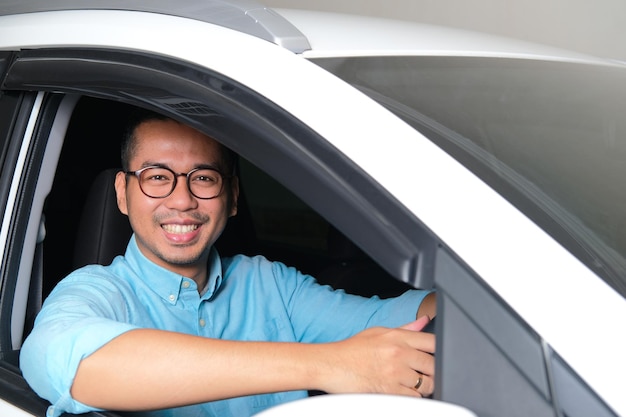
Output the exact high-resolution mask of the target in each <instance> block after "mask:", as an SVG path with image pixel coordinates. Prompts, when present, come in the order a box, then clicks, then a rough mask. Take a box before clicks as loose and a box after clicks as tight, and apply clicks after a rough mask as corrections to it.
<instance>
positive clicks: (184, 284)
mask: <svg viewBox="0 0 626 417" xmlns="http://www.w3.org/2000/svg"><path fill="white" fill-rule="evenodd" d="M190 285H191V284H190V283H189V281H183V288H189V286H190Z"/></svg>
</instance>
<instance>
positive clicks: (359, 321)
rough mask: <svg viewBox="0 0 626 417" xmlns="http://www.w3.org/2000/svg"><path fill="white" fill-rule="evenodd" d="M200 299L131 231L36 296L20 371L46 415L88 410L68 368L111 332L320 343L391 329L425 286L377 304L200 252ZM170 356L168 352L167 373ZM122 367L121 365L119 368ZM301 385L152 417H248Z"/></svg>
mask: <svg viewBox="0 0 626 417" xmlns="http://www.w3.org/2000/svg"><path fill="white" fill-rule="evenodd" d="M209 266H210V268H209V271H210V272H209V277H208V283H207V287H206V288H205V292H204V293H203V294H202V295H200V293H199V292H198V288H197V286H196V283H195V281H193V280H191V279H189V278H186V277H183V276H180V275H177V274H175V273H173V272H171V271H169V270H167V269H164V268H162V267H160V266H158V265H156V264H154V263H152V262H150V261H148V260H147V259H146V258H145V257H144V256H143V255H142V253H141V252H140V251H139V249H138V247H137V244H136V242H135V239H134V237H133V238H132V239H131V241H130V243H129V245H128V248H127V250H126V254H125V255H124V256H118V257H117V258H115V259H114V261H113V262H112V263H111V265H109V266H100V265H90V266H87V267H84V268H81V269H79V270H77V271H74V272H73V273H71V274H70V275H68V276H67V277H66V278H65V279H63V280H62V281H61V282H60V283H59V284H58V285H57V286H56V287H55V289H54V290H53V291H52V293H51V294H50V295H49V297H48V298H47V299H46V301H45V303H44V305H43V308H42V310H41V312H40V314H39V315H38V316H37V320H36V322H35V327H34V329H33V331H32V333H31V334H30V335H29V336H28V338H27V340H26V341H25V342H24V345H23V347H22V350H21V357H20V363H21V365H20V366H21V368H22V372H23V374H24V377H25V378H26V380H27V381H28V383H29V384H30V385H31V386H32V388H33V389H34V390H35V391H36V392H37V393H38V394H39V395H40V396H41V397H43V398H46V399H48V400H49V401H50V402H51V403H52V406H51V407H50V408H49V409H48V416H51V417H57V416H59V415H60V414H62V413H63V412H70V413H84V412H87V411H93V410H95V409H94V408H92V407H89V406H87V405H84V404H81V403H79V402H78V401H75V400H74V399H73V398H72V397H71V395H70V388H71V386H72V381H73V379H74V375H75V374H76V370H77V368H78V364H79V363H80V361H81V359H83V358H85V357H87V356H89V355H90V354H91V353H93V352H94V351H96V350H97V349H99V348H100V347H101V346H103V345H104V344H106V343H107V342H109V341H110V340H112V339H113V338H115V337H117V336H119V335H120V334H122V333H124V332H127V331H129V330H132V329H136V328H154V329H163V330H171V331H177V332H181V333H188V334H193V335H199V336H205V337H210V338H219V339H230V340H254V341H276V342H278V341H280V342H305V343H322V342H330V341H337V340H342V339H345V338H348V337H350V336H352V335H354V334H356V333H358V332H360V331H362V330H364V329H366V328H368V327H371V326H387V327H397V326H401V325H403V324H406V323H408V322H410V321H412V320H414V319H415V313H416V311H417V308H418V306H419V304H420V303H421V302H422V300H423V298H424V296H425V295H426V294H427V293H428V292H426V291H410V292H408V293H405V294H403V295H402V296H400V297H397V298H394V299H388V300H381V299H379V298H377V297H374V298H370V299H368V298H362V297H358V296H353V295H349V294H346V293H345V292H343V291H333V290H332V289H331V288H330V287H328V286H321V285H319V284H317V282H316V281H315V280H314V279H313V278H312V277H310V276H308V275H304V274H302V273H300V272H298V271H297V270H295V269H293V268H290V267H287V266H285V265H284V264H282V263H279V262H270V261H268V260H267V259H265V258H263V257H261V256H257V257H253V258H250V257H246V256H235V257H233V258H223V259H221V258H220V257H219V256H218V254H217V252H216V251H215V249H212V250H211V253H210V257H209ZM175 368H176V358H172V369H173V370H174V371H173V372H175ZM120 372H123V370H120ZM306 395H307V393H306V392H304V391H293V392H284V393H276V394H264V395H254V396H248V397H239V398H233V399H229V400H223V401H213V402H209V403H205V404H200V405H194V406H188V407H182V408H176V409H170V410H163V411H159V412H157V413H153V414H151V415H159V416H184V417H190V416H204V417H207V416H219V417H227V416H235V417H243V416H250V415H252V414H255V413H257V412H260V411H262V410H263V409H266V408H268V407H270V406H273V405H276V404H280V403H284V402H287V401H291V400H295V399H299V398H303V397H306Z"/></svg>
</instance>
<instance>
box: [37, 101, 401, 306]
mask: <svg viewBox="0 0 626 417" xmlns="http://www.w3.org/2000/svg"><path fill="white" fill-rule="evenodd" d="M129 111H130V108H129V106H128V105H123V104H120V103H117V102H113V101H108V100H101V99H94V98H88V97H84V98H82V99H81V100H80V101H79V102H78V104H77V106H76V109H75V111H74V114H73V116H72V119H71V121H70V125H69V128H68V132H67V135H66V138H65V143H64V145H63V149H62V152H61V157H60V160H59V167H58V169H57V172H56V175H55V179H54V183H53V187H52V191H51V193H50V195H49V197H48V199H47V200H46V205H45V208H44V213H45V218H46V229H47V237H46V241H45V245H44V270H45V271H46V272H45V277H46V279H45V283H44V294H47V293H48V292H49V291H50V290H51V289H52V286H54V284H56V282H57V281H58V280H59V279H61V278H62V277H63V276H65V275H66V274H67V273H69V272H71V270H73V269H75V268H78V267H80V266H83V265H87V264H90V263H100V264H108V263H110V262H111V260H112V258H113V257H114V256H116V255H120V254H123V252H124V250H125V247H126V244H127V242H128V239H129V237H130V235H131V231H130V225H129V224H128V220H127V218H126V216H125V215H123V214H121V213H120V212H119V210H118V209H117V203H116V198H115V191H114V189H113V181H114V177H115V174H116V173H117V171H119V169H120V163H119V151H120V140H121V137H122V135H123V133H124V127H125V122H126V117H125V115H126V114H128V112H129ZM102 115H106V120H107V121H106V123H105V124H103V123H102V122H101V120H102ZM87 138H88V140H86V139H87ZM239 176H240V182H241V194H242V195H241V197H240V201H239V207H238V214H237V216H235V217H233V218H231V219H230V220H229V224H228V226H227V228H226V230H225V232H224V233H223V235H222V236H221V237H220V239H219V241H218V243H217V244H216V245H217V247H218V250H219V251H220V253H221V254H222V256H229V255H234V254H237V253H243V254H247V255H263V256H265V257H267V258H268V259H271V260H277V261H281V262H284V263H286V264H288V265H292V266H295V267H297V268H298V269H300V270H301V271H303V272H306V273H309V274H312V275H313V276H315V277H316V278H317V279H318V280H319V281H321V282H323V283H324V284H328V285H332V286H333V287H334V288H341V289H344V290H346V292H350V293H355V294H361V295H380V296H383V297H388V296H393V295H397V294H399V293H401V292H403V291H405V290H406V289H408V288H410V287H409V286H408V285H407V284H404V283H401V282H399V281H397V280H396V279H394V278H393V277H391V276H390V275H389V274H388V273H386V272H385V271H384V270H383V269H382V268H380V267H378V266H377V265H376V263H375V262H374V261H372V260H371V259H370V258H369V257H368V256H367V255H366V254H365V253H364V252H363V251H361V250H360V249H359V248H358V247H357V246H356V245H355V244H353V243H352V242H351V241H350V240H349V239H347V238H346V237H345V236H344V235H343V234H342V233H341V232H339V231H338V230H337V229H335V228H334V227H332V226H331V225H330V224H329V223H328V221H326V220H325V219H324V218H323V217H321V216H320V215H318V214H317V213H316V212H315V211H313V210H312V209H310V208H309V207H308V206H307V205H306V204H304V203H303V202H302V201H301V200H299V199H298V198H297V197H295V196H294V195H293V194H292V193H290V192H289V191H288V190H287V189H286V188H284V187H282V186H281V185H280V184H279V183H277V182H276V181H275V180H273V179H272V178H271V177H269V176H268V175H267V174H264V173H263V172H262V171H261V170H259V169H258V168H256V167H254V166H253V165H252V164H251V163H249V162H247V161H246V160H243V159H240V160H239ZM70 248H73V249H71V250H73V254H72V256H68V250H70ZM364 273H366V275H364ZM357 276H358V277H359V278H358V280H357Z"/></svg>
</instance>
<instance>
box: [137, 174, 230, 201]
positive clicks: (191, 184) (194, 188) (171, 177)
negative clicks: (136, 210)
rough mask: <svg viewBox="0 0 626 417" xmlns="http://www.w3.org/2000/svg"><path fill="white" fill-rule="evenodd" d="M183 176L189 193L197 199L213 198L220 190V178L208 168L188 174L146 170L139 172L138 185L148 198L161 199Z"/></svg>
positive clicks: (171, 190)
mask: <svg viewBox="0 0 626 417" xmlns="http://www.w3.org/2000/svg"><path fill="white" fill-rule="evenodd" d="M185 175H186V177H187V186H188V188H189V191H191V194H193V195H194V196H196V197H198V198H203V199H209V198H214V197H217V196H218V195H219V194H220V192H221V190H222V182H223V181H222V176H221V175H220V173H219V172H217V171H215V170H213V169H208V168H201V169H195V170H193V171H190V172H189V173H188V174H175V173H174V172H173V171H171V170H170V169H168V168H162V167H151V168H146V169H144V170H143V171H141V174H140V176H139V185H140V186H141V190H142V191H143V192H144V194H146V195H147V196H148V197H153V198H163V197H167V196H168V195H170V194H171V193H172V192H173V191H174V188H175V187H176V182H177V178H178V177H179V176H185Z"/></svg>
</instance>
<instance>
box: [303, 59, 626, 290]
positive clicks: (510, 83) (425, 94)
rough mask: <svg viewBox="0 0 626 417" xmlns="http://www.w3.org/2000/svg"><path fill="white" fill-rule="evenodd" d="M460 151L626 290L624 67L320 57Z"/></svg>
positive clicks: (550, 230) (458, 155)
mask: <svg viewBox="0 0 626 417" xmlns="http://www.w3.org/2000/svg"><path fill="white" fill-rule="evenodd" d="M314 62H316V63H317V64H319V65H321V66H323V67H324V68H326V69H328V70H329V71H331V72H333V73H335V74H336V75H338V76H340V77H341V78H343V79H344V80H346V81H347V82H349V83H351V84H353V85H354V86H356V87H357V88H359V89H361V90H362V91H364V92H365V93H366V94H369V95H370V96H371V97H372V98H374V99H376V100H378V101H379V102H381V103H382V104H383V105H385V106H387V107H388V108H389V109H390V110H391V111H393V112H395V113H396V114H398V115H399V116H400V117H402V118H403V119H405V120H406V121H407V122H408V123H410V124H411V125H413V126H414V127H415V128H416V129H418V130H419V131H421V132H422V133H424V134H425V135H426V136H428V137H429V138H430V139H431V140H433V141H434V142H436V143H437V144H439V145H440V146H441V147H442V148H443V149H444V150H446V151H447V152H449V153H450V154H452V155H453V156H454V157H456V158H457V159H458V160H459V161H461V162H462V163H463V164H464V165H466V166H467V167H468V168H469V169H471V170H472V171H473V172H474V173H476V174H477V175H479V176H480V177H481V178H482V179H483V180H484V181H486V182H487V183H488V184H489V185H491V186H492V187H494V188H495V189H496V190H497V191H499V192H500V193H501V194H502V195H503V196H505V197H506V198H507V199H509V201H511V202H512V203H513V204H514V205H516V206H517V207H518V208H519V209H521V210H522V211H524V213H525V214H526V215H527V216H529V217H530V218H531V219H533V220H534V221H536V222H537V223H538V224H539V225H540V226H541V227H542V228H543V229H544V230H546V231H547V232H548V233H550V234H551V235H552V236H553V237H555V238H556V239H557V240H558V241H560V242H561V244H563V245H564V246H565V247H566V248H568V249H569V250H570V251H571V252H572V253H574V254H575V255H576V256H577V257H578V258H579V259H580V260H581V261H583V262H584V263H585V264H586V265H587V266H588V267H589V268H591V269H592V270H594V271H595V272H596V273H597V274H598V275H600V276H601V277H603V278H604V279H605V281H606V282H607V283H609V284H610V285H611V286H613V288H615V289H616V290H617V291H618V292H620V293H621V294H622V296H626V278H625V277H626V235H625V234H624V233H623V232H622V231H623V230H624V226H625V224H626V189H625V188H624V187H623V186H622V182H623V181H622V179H623V178H624V177H625V176H626V165H625V164H624V163H623V159H624V155H626V135H625V132H626V124H625V119H624V117H623V115H622V110H623V109H624V107H625V106H626V90H625V88H626V87H625V86H626V83H625V82H624V81H625V78H626V73H625V72H624V71H623V70H622V69H621V68H617V67H611V66H593V65H590V64H576V63H557V62H549V61H533V60H523V61H522V60H515V59H495V58H463V57H383V58H381V57H376V58H337V59H317V60H314Z"/></svg>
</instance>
